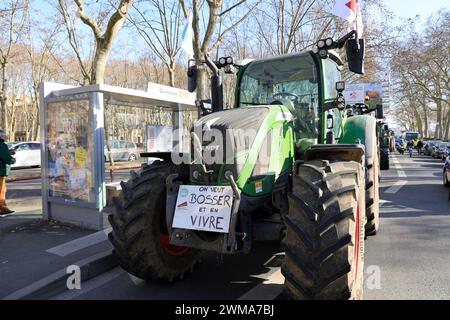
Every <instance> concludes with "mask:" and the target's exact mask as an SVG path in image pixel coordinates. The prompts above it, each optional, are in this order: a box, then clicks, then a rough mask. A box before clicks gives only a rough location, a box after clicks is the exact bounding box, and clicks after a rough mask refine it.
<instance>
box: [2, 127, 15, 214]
mask: <svg viewBox="0 0 450 320" xmlns="http://www.w3.org/2000/svg"><path fill="white" fill-rule="evenodd" d="M6 139H7V136H6V132H5V131H3V130H1V129H0V217H4V216H7V215H9V214H12V213H14V211H12V210H10V209H9V208H8V207H7V206H6V177H7V176H8V175H9V172H10V170H11V167H10V166H11V165H12V164H14V163H16V159H14V158H13V157H12V155H14V154H15V152H14V151H10V150H9V149H8V146H7V145H6V143H5V141H6Z"/></svg>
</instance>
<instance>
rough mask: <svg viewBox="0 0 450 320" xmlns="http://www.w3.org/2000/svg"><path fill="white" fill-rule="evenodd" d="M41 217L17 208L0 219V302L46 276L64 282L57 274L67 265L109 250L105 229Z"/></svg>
mask: <svg viewBox="0 0 450 320" xmlns="http://www.w3.org/2000/svg"><path fill="white" fill-rule="evenodd" d="M14 209H17V208H14ZM41 218H42V213H41V212H40V211H36V210H34V211H33V210H31V211H27V210H21V208H19V210H18V212H17V213H16V214H14V215H11V216H7V217H4V218H0V274H1V277H0V299H3V298H5V297H7V296H8V295H10V294H12V293H15V292H17V291H18V290H21V289H23V288H26V287H28V286H30V285H32V286H33V285H34V286H35V287H37V288H38V287H39V286H40V285H41V284H42V282H43V280H44V282H45V281H47V280H45V279H44V278H46V277H47V278H48V277H49V276H50V278H52V277H53V278H54V279H55V277H54V276H55V275H58V274H59V276H58V277H59V278H60V279H62V280H63V283H65V280H64V279H65V278H64V277H61V274H62V275H63V276H64V275H65V270H66V268H67V267H68V266H70V265H72V264H75V263H77V262H79V261H81V260H85V259H87V258H89V257H92V256H96V255H99V254H100V253H104V252H106V253H107V254H108V253H109V252H110V251H111V246H110V244H109V241H108V240H107V232H109V231H108V230H105V231H100V232H95V231H91V230H85V229H81V228H78V227H75V226H70V225H64V224H60V223H58V222H55V221H44V220H42V219H41ZM83 272H84V271H83ZM83 272H82V273H83ZM84 273H85V272H84ZM88 273H89V271H88ZM60 282H61V281H60ZM22 291H23V290H22ZM25 291H27V290H25ZM28 291H29V290H28Z"/></svg>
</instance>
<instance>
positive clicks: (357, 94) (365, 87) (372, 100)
mask: <svg viewBox="0 0 450 320" xmlns="http://www.w3.org/2000/svg"><path fill="white" fill-rule="evenodd" d="M366 97H368V98H369V100H367V101H366V100H365V98H366ZM344 98H345V103H346V104H350V105H352V104H355V103H366V104H367V105H369V108H370V109H376V107H377V105H378V104H382V103H383V88H382V86H381V83H378V82H368V83H359V84H347V85H346V86H345V90H344Z"/></svg>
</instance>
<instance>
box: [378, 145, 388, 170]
mask: <svg viewBox="0 0 450 320" xmlns="http://www.w3.org/2000/svg"><path fill="white" fill-rule="evenodd" d="M380 169H381V170H389V150H388V149H381V150H380Z"/></svg>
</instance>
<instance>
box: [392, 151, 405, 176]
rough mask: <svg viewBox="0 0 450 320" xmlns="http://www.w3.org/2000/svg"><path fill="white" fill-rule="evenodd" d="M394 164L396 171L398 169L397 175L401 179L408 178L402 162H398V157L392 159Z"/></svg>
mask: <svg viewBox="0 0 450 320" xmlns="http://www.w3.org/2000/svg"><path fill="white" fill-rule="evenodd" d="M392 162H393V163H394V167H395V169H397V174H398V176H399V178H406V173H405V171H403V168H402V166H401V165H400V162H399V161H398V158H397V156H393V157H392Z"/></svg>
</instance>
